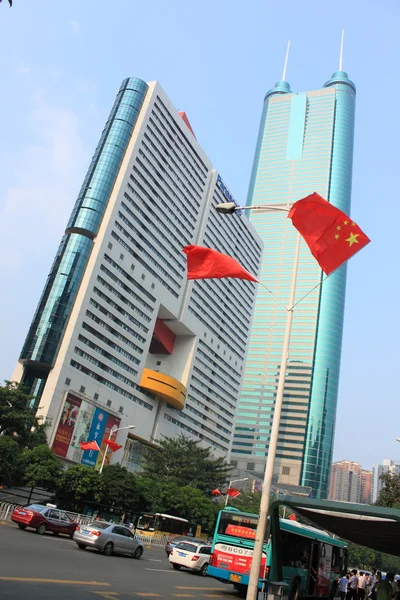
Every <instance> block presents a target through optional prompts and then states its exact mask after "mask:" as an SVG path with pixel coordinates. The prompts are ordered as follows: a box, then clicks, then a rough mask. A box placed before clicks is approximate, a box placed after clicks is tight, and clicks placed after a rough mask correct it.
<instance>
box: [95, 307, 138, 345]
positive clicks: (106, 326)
mask: <svg viewBox="0 0 400 600" xmlns="http://www.w3.org/2000/svg"><path fill="white" fill-rule="evenodd" d="M86 316H87V317H89V319H92V321H94V322H95V323H97V325H100V327H103V328H104V329H105V330H106V331H108V332H109V333H111V335H112V336H113V337H116V338H117V339H118V340H121V342H123V343H124V344H126V345H127V346H129V347H130V348H132V349H133V350H135V352H138V354H143V348H141V347H140V346H138V345H137V344H135V343H134V342H132V340H130V339H128V338H127V337H126V336H124V335H122V333H120V332H119V331H117V330H116V329H114V327H111V326H110V325H109V324H108V323H106V322H105V321H103V320H102V319H100V318H99V317H98V316H97V315H95V314H94V313H92V312H91V311H90V310H87V311H86ZM115 318H116V317H115ZM116 324H117V325H119V326H120V327H121V326H122V325H124V323H122V321H119V319H116ZM84 325H85V327H87V328H88V330H89V331H90V332H91V333H92V330H93V331H95V330H94V329H93V328H92V327H89V326H88V325H86V323H84ZM122 328H123V329H124V330H125V331H127V332H128V333H131V332H133V334H135V335H134V337H135V338H137V336H138V334H137V333H136V332H134V331H133V329H132V330H131V329H130V327H129V328H128V329H127V326H124V327H122ZM96 334H97V335H98V336H99V338H100V339H102V338H101V337H100V336H101V335H102V334H101V333H100V332H98V331H96ZM93 335H94V334H93ZM141 339H142V340H143V341H145V338H141Z"/></svg>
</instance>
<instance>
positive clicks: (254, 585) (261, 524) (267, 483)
mask: <svg viewBox="0 0 400 600" xmlns="http://www.w3.org/2000/svg"><path fill="white" fill-rule="evenodd" d="M291 206H292V205H291V204H290V205H289V204H275V205H274V204H270V205H256V206H241V207H238V206H236V205H235V204H234V202H226V203H224V204H218V205H217V206H216V209H217V211H218V212H219V213H222V214H233V213H235V212H236V211H237V210H254V211H256V212H259V213H264V212H286V213H287V212H289V210H290V208H291ZM299 255H300V234H299V233H298V234H297V240H296V250H295V256H294V263H293V273H292V285H291V289H290V296H289V304H288V306H287V319H286V329H285V338H284V341H283V347H282V358H281V366H280V371H279V381H278V389H277V392H276V399H275V410H274V416H273V421H272V428H271V436H270V442H269V447H268V456H267V462H266V465H265V475H264V482H263V487H262V494H261V502H260V516H259V520H258V525H257V531H256V539H255V541H254V551H253V559H252V562H251V571H250V577H249V586H248V589H247V596H246V600H257V598H258V580H259V577H260V568H261V560H262V552H263V545H264V539H265V532H266V529H267V522H268V511H269V499H270V495H271V488H272V477H273V474H274V463H275V456H276V448H277V444H278V434H279V425H280V420H281V412H282V404H283V392H284V388H285V378H286V368H287V361H288V355H289V345H290V335H291V330H292V320H293V305H294V302H295V294H296V281H297V270H298V265H299Z"/></svg>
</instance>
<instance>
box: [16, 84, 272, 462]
mask: <svg viewBox="0 0 400 600" xmlns="http://www.w3.org/2000/svg"><path fill="white" fill-rule="evenodd" d="M226 200H229V201H231V200H232V196H231V194H230V192H229V190H228V188H227V187H226V186H225V185H224V183H223V181H222V179H221V177H220V176H219V174H218V173H217V171H216V170H215V169H214V168H213V165H212V164H211V162H210V160H209V159H208V158H207V156H206V154H205V153H204V152H203V150H202V148H201V147H200V145H199V144H198V142H197V140H196V138H195V135H194V133H193V131H192V128H191V126H190V123H189V121H188V120H187V117H186V115H185V113H178V112H177V110H176V109H175V108H174V107H173V105H172V104H171V101H170V100H169V99H168V97H167V96H166V94H165V92H164V91H163V90H162V88H161V87H160V85H159V84H158V83H157V82H151V83H145V82H144V81H141V80H139V79H135V78H130V79H126V80H125V81H124V82H123V83H122V85H121V88H120V90H119V93H118V95H117V98H116V101H115V103H114V106H113V108H112V110H111V113H110V117H109V119H108V121H107V123H106V126H105V128H104V131H103V133H102V136H101V139H100V142H99V144H98V147H97V149H96V151H95V154H94V156H93V159H92V162H91V164H90V167H89V170H88V173H87V175H86V178H85V180H84V182H83V186H82V188H81V191H80V193H79V196H78V199H77V201H76V203H75V206H74V209H73V212H72V215H71V218H70V220H69V222H68V225H67V228H66V230H65V235H64V237H63V239H62V241H61V245H60V247H59V249H58V252H57V255H56V258H55V261H54V263H53V266H52V268H51V271H50V274H49V276H48V279H47V282H46V285H45V288H44V291H43V294H42V297H41V299H40V301H39V305H38V308H37V310H36V313H35V316H34V318H33V322H32V325H31V327H30V330H29V332H28V335H27V338H26V341H25V344H24V347H23V349H22V352H21V356H20V358H19V361H18V363H17V366H16V369H15V372H14V375H13V379H14V380H16V381H22V382H23V383H24V385H25V386H26V387H27V388H28V389H29V390H30V391H31V393H32V394H33V395H34V396H35V400H34V401H33V403H34V406H35V407H36V408H37V412H38V414H39V415H42V416H43V417H44V418H45V419H46V420H47V422H48V423H49V429H48V440H49V445H50V447H51V448H53V450H54V452H55V453H56V454H57V455H59V456H61V457H62V458H64V459H65V460H66V461H71V462H82V463H83V464H86V465H89V466H94V465H95V464H96V463H97V464H98V462H99V460H100V458H99V453H98V452H96V451H85V452H83V453H82V450H81V449H80V446H79V442H81V441H86V440H96V441H97V442H98V443H99V445H101V442H102V440H104V439H106V437H108V436H109V435H110V431H111V429H116V428H121V427H128V426H129V425H134V426H135V429H134V430H127V429H123V430H121V431H120V432H118V436H117V439H118V442H119V443H121V444H122V445H123V446H124V449H123V450H121V451H120V452H118V453H116V454H115V455H114V456H115V458H114V459H113V460H115V461H121V462H122V463H123V464H125V465H126V466H127V467H128V468H129V469H131V470H135V469H136V468H137V467H138V465H139V463H140V458H141V453H142V450H143V447H144V446H145V445H146V444H148V443H154V442H156V441H157V440H159V439H160V437H161V436H178V435H180V434H185V435H189V436H192V437H193V438H195V439H198V440H201V441H202V443H204V444H207V445H208V446H210V447H211V448H212V450H213V453H214V454H215V455H222V456H224V455H225V454H226V453H227V451H228V449H229V444H230V441H231V437H232V428H233V421H234V415H235V409H236V402H237V397H238V392H239V388H240V384H241V379H242V367H243V364H244V360H245V354H246V346H247V340H248V336H249V331H250V325H251V320H252V313H253V306H254V301H255V295H256V286H255V284H254V283H252V282H249V281H242V280H237V279H223V280H203V281H194V282H188V281H187V279H186V256H185V255H184V254H183V252H182V248H183V247H184V246H186V245H188V244H197V245H204V246H209V247H211V248H215V249H217V250H219V251H221V252H224V253H226V254H229V255H231V256H233V257H235V258H236V259H237V260H238V261H239V262H240V263H241V264H242V265H243V266H244V267H245V268H246V269H247V270H249V271H250V272H251V273H254V274H257V273H258V271H259V268H260V261H261V256H262V249H263V246H262V242H261V241H260V238H259V236H258V235H257V234H256V233H255V231H254V229H253V227H252V226H251V225H250V223H249V221H248V220H247V218H246V216H244V215H242V216H238V215H235V216H234V217H233V218H232V219H227V218H224V217H220V216H219V215H218V213H217V212H216V211H215V210H214V206H215V205H216V204H218V203H220V202H224V201H226ZM103 448H104V444H103Z"/></svg>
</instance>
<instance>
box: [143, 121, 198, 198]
mask: <svg viewBox="0 0 400 600" xmlns="http://www.w3.org/2000/svg"><path fill="white" fill-rule="evenodd" d="M153 127H154V122H153ZM156 129H157V131H158V133H159V137H157V136H156V135H155V133H154V131H152V130H149V129H148V130H147V131H146V132H145V134H144V136H143V139H144V140H146V142H144V141H143V142H142V146H143V147H144V148H146V149H147V150H149V146H151V148H152V151H153V152H154V154H156V155H157V158H158V159H160V160H161V161H162V162H163V163H164V165H165V166H166V168H167V169H168V170H169V171H172V172H173V173H174V174H176V172H177V171H178V173H180V174H181V176H182V177H184V178H185V181H186V183H187V184H188V185H190V186H191V188H192V190H193V192H194V194H196V195H197V198H198V200H195V205H196V206H200V202H199V200H200V198H201V195H202V193H203V190H204V185H205V180H204V181H200V182H198V181H196V180H195V178H194V177H193V175H192V173H191V172H190V171H189V169H188V168H186V165H185V166H184V167H183V168H184V169H185V171H186V173H187V175H185V173H184V172H183V170H182V169H181V168H180V167H179V166H178V162H177V161H176V160H175V154H174V152H168V149H167V145H166V143H165V137H164V136H163V135H162V134H161V133H160V132H159V129H158V128H157V127H156ZM150 136H151V137H150ZM147 144H148V145H147ZM160 150H161V151H160ZM178 161H179V163H180V164H181V165H182V162H181V161H180V160H179V159H178ZM171 163H172V168H171ZM187 164H189V165H190V163H187ZM182 177H181V178H180V179H182Z"/></svg>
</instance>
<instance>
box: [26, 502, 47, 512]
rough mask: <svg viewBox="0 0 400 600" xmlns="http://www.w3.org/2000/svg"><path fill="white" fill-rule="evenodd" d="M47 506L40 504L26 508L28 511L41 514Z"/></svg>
mask: <svg viewBox="0 0 400 600" xmlns="http://www.w3.org/2000/svg"><path fill="white" fill-rule="evenodd" d="M45 508H46V506H41V505H40V504H30V505H29V506H27V507H26V510H33V511H34V512H40V511H42V510H44V509H45Z"/></svg>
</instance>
